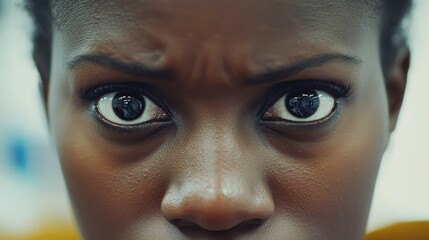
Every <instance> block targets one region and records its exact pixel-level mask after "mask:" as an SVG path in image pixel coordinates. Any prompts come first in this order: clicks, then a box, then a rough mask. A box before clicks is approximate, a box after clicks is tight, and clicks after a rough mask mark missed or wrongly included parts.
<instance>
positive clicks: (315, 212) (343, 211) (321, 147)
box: [271, 78, 389, 239]
mask: <svg viewBox="0 0 429 240" xmlns="http://www.w3.org/2000/svg"><path fill="white" fill-rule="evenodd" d="M353 94H354V96H353V97H352V99H351V100H350V101H349V102H348V103H345V107H344V111H343V112H342V117H341V119H340V121H339V122H338V125H337V126H335V127H334V129H333V130H332V132H331V133H330V134H329V136H327V137H326V138H325V139H324V140H323V141H320V142H311V143H293V142H286V143H285V145H284V146H279V147H278V148H280V150H281V151H280V152H281V153H282V156H279V157H278V158H277V159H276V160H275V161H274V164H272V166H271V172H272V177H273V179H274V184H273V186H274V187H275V189H276V190H275V192H276V195H277V196H278V197H277V198H278V199H280V200H279V202H280V203H281V204H279V205H280V206H284V208H283V211H286V212H287V213H288V214H289V215H290V214H292V215H295V216H297V218H300V219H301V221H303V222H312V223H314V225H315V226H317V227H315V229H317V228H319V227H320V228H321V229H333V230H332V231H330V232H335V233H336V234H338V235H336V239H337V238H338V237H339V236H342V237H340V238H338V239H347V238H349V237H350V236H358V235H359V234H362V233H363V232H364V230H365V227H366V220H367V215H368V211H369V206H370V202H371V199H372V193H373V188H374V184H375V179H376V176H377V172H378V167H379V164H380V160H381V158H382V155H383V152H384V149H385V146H386V144H387V141H388V137H389V131H388V111H387V109H388V106H387V101H386V99H387V97H386V93H385V90H384V85H383V81H382V79H381V78H378V79H377V80H374V81H365V82H364V81H362V82H361V83H360V85H359V89H356V90H355V92H354V93H353ZM287 148H289V149H287ZM297 149H299V151H298V150H297ZM288 153H289V154H288ZM285 155H287V156H292V157H289V158H291V160H288V159H285ZM321 231H322V230H321ZM359 232H360V233H359ZM330 237H333V236H330Z"/></svg>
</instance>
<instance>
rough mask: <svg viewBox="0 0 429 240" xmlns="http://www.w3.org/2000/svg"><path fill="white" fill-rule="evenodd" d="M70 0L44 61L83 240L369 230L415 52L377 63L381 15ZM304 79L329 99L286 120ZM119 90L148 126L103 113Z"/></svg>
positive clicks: (338, 8) (326, 8) (321, 8)
mask: <svg viewBox="0 0 429 240" xmlns="http://www.w3.org/2000/svg"><path fill="white" fill-rule="evenodd" d="M69 5H70V6H61V5H60V6H58V7H57V8H56V9H55V12H56V13H57V14H58V16H57V20H58V22H59V27H56V28H55V29H54V37H53V58H52V64H51V66H50V69H51V70H50V73H49V74H47V73H46V69H43V67H42V68H41V69H39V70H40V72H41V73H42V76H43V77H44V79H43V80H44V83H45V85H44V87H45V93H46V102H47V110H48V117H49V125H50V129H51V133H52V135H53V138H54V139H55V142H56V146H57V149H58V153H59V157H60V159H61V164H62V168H63V172H64V175H65V179H66V182H67V186H68V189H69V193H70V197H71V200H72V204H73V206H74V210H75V213H76V218H77V221H78V223H79V227H80V231H81V233H82V236H83V238H84V239H290V240H292V239H297V240H304V239H305V240H309V239H316V240H323V239H328V240H333V239H338V240H343V239H348V240H355V239H356V240H357V239H362V237H363V235H364V232H365V226H366V221H367V217H368V211H369V206H370V203H371V198H372V192H373V188H374V183H375V179H376V175H377V171H378V167H379V164H380V160H381V157H382V155H383V153H384V151H385V149H386V147H387V145H388V142H389V138H390V134H391V132H392V131H393V130H394V128H395V124H396V120H397V118H398V113H399V110H400V106H401V102H402V98H403V94H404V89H405V83H406V78H407V71H408V62H409V52H408V49H407V48H406V47H405V46H398V49H397V50H398V51H397V54H396V55H395V58H394V59H392V64H391V65H390V66H389V68H388V69H385V70H386V71H384V72H383V69H382V67H381V56H380V46H379V39H380V29H379V21H380V19H379V17H377V16H376V15H374V14H371V13H370V10H368V9H366V8H365V7H362V6H361V5H359V4H356V3H355V4H353V3H346V1H339V0H338V1H330V4H326V2H325V1H317V0H305V1H302V0H299V1H298V0H282V1H274V0H269V1H258V0H250V1H245V2H244V1H227V0H220V1H196V0H181V1H174V0H156V1H127V4H123V3H122V2H121V1H86V2H84V3H73V4H69ZM370 16H372V17H370ZM36 59H37V56H36ZM38 66H46V63H45V64H44V63H39V64H38ZM106 86H107V87H106ZM303 86H305V87H303ZM326 86H336V87H337V88H339V89H343V91H342V92H341V91H340V92H341V93H338V91H337V90H336V91H337V92H335V91H334V90H332V89H333V88H332V87H326ZM94 88H96V89H98V90H95V91H92V90H93V89H94ZM100 88H101V89H103V90H100ZM297 88H298V89H302V88H305V89H313V90H318V91H319V92H318V93H321V94H325V95H327V96H328V97H327V98H326V99H328V100H329V99H333V100H332V101H335V104H334V105H332V107H331V109H328V108H329V104H328V103H329V101H327V106H328V107H327V109H328V110H330V111H328V112H327V114H325V115H323V116H322V118H320V119H316V120H314V121H297V119H295V120H293V121H292V120H290V119H286V117H285V116H286V115H284V113H285V109H284V108H283V109H282V108H281V107H280V108H277V107H276V106H278V105H276V103H277V102H278V100H279V99H281V97H282V96H283V95H285V94H287V93H288V92H290V90H291V89H297ZM337 88H335V87H334V89H337ZM105 89H108V90H105ZM279 89H280V90H279ZM282 89H283V90H282ZM284 89H286V90H287V91H286V90H284ZM346 90H347V91H348V90H350V91H349V92H348V93H347V94H344V92H345V91H346ZM124 91H125V92H135V93H137V94H141V95H143V96H145V97H147V99H149V100H150V101H152V102H153V105H152V110H151V111H149V110H148V112H149V113H151V114H152V115H150V116H151V117H150V119H149V118H148V119H149V120H147V121H143V122H139V123H135V124H133V125H127V124H122V123H120V122H115V121H113V120H112V119H113V118H112V116H111V115H106V113H105V112H103V111H102V109H103V108H102V106H103V105H102V101H101V102H100V101H99V99H101V98H103V97H105V96H106V95H107V94H110V93H112V92H124ZM100 92H102V93H100ZM94 94H95V96H93V95H94ZM337 95H338V96H337ZM106 106H107V107H109V106H111V105H109V104H107V105H106ZM279 106H281V105H279ZM300 120H302V119H300ZM304 120H305V119H304Z"/></svg>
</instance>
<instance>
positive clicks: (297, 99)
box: [285, 89, 320, 118]
mask: <svg viewBox="0 0 429 240" xmlns="http://www.w3.org/2000/svg"><path fill="white" fill-rule="evenodd" d="M285 101H286V108H287V110H288V111H289V112H290V113H291V114H292V115H293V116H295V117H297V118H308V117H310V116H312V115H313V114H314V113H316V111H317V109H319V106H320V99H319V96H318V94H317V92H316V91H314V90H310V89H299V90H294V91H291V92H289V94H288V95H287V96H286V100H285Z"/></svg>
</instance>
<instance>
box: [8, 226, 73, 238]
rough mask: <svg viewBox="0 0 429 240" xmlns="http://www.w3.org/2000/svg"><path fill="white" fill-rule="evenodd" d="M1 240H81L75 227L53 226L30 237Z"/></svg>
mask: <svg viewBox="0 0 429 240" xmlns="http://www.w3.org/2000/svg"><path fill="white" fill-rule="evenodd" d="M0 240H80V238H79V235H78V234H77V231H76V230H75V228H74V227H72V226H69V225H65V226H51V227H47V228H45V229H42V230H40V231H38V232H37V233H35V234H31V235H28V236H1V235H0Z"/></svg>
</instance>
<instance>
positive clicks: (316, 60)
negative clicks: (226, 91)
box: [246, 53, 364, 85]
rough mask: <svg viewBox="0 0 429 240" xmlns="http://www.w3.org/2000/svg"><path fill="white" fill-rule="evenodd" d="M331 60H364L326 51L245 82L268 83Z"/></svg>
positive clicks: (355, 63)
mask: <svg viewBox="0 0 429 240" xmlns="http://www.w3.org/2000/svg"><path fill="white" fill-rule="evenodd" d="M331 62H342V63H347V64H351V65H361V64H362V63H363V62H364V61H363V59H361V58H359V57H356V56H350V55H345V54H337V53H336V54H331V53H326V54H321V55H317V56H314V57H311V58H307V59H304V60H301V61H299V62H296V63H292V64H290V65H288V66H285V67H280V68H276V69H273V70H270V71H267V72H264V73H262V74H258V75H257V76H255V77H252V78H249V79H248V80H247V81H246V82H247V83H248V84H250V85H255V84H270V83H273V82H277V81H280V80H284V79H287V78H290V77H292V76H294V75H296V74H298V73H300V72H301V71H303V70H305V69H307V68H314V67H319V66H321V65H324V64H328V63H331Z"/></svg>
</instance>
